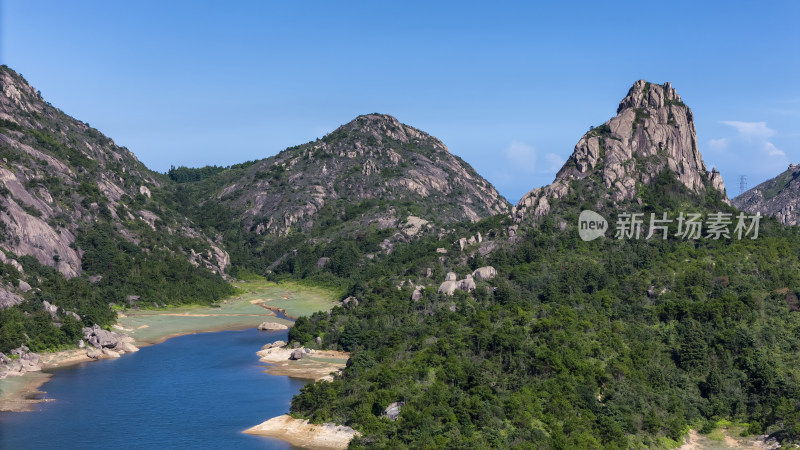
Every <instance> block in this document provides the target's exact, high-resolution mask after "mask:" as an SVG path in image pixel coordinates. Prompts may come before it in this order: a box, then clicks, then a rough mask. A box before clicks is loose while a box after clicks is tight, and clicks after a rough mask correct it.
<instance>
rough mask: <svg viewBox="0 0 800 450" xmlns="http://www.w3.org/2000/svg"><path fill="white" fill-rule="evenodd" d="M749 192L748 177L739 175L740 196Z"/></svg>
mask: <svg viewBox="0 0 800 450" xmlns="http://www.w3.org/2000/svg"><path fill="white" fill-rule="evenodd" d="M746 190H747V175H739V194H743V193H744V192H745V191H746Z"/></svg>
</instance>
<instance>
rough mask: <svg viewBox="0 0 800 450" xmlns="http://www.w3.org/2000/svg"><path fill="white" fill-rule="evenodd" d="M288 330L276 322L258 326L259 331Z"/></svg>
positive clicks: (262, 323)
mask: <svg viewBox="0 0 800 450" xmlns="http://www.w3.org/2000/svg"><path fill="white" fill-rule="evenodd" d="M288 328H289V327H287V326H286V325H284V324H282V323H277V322H261V325H259V326H258V329H259V330H261V331H274V330H286V329H288Z"/></svg>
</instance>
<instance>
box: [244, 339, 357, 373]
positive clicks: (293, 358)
mask: <svg viewBox="0 0 800 450" xmlns="http://www.w3.org/2000/svg"><path fill="white" fill-rule="evenodd" d="M256 354H257V355H258V356H259V357H260V360H261V361H263V362H266V363H269V367H268V368H267V373H269V374H270V375H281V376H288V377H293V378H300V379H305V380H314V381H320V380H325V381H333V374H335V373H338V372H340V371H341V370H342V369H344V368H345V366H346V365H347V360H348V359H349V358H350V354H349V353H346V352H339V351H335V350H314V349H310V348H306V347H299V346H298V347H291V348H290V347H288V346H287V345H286V342H284V341H275V342H271V343H269V344H267V345H265V346H263V347H262V348H261V351H259V352H257V353H256Z"/></svg>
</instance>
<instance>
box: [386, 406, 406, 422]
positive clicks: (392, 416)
mask: <svg viewBox="0 0 800 450" xmlns="http://www.w3.org/2000/svg"><path fill="white" fill-rule="evenodd" d="M405 404H406V403H405V402H394V403H390V404H389V406H387V407H386V409H384V410H383V415H384V416H386V417H387V418H388V419H389V420H397V418H398V417H400V410H401V409H402V408H403V406H405Z"/></svg>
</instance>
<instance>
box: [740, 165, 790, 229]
mask: <svg viewBox="0 0 800 450" xmlns="http://www.w3.org/2000/svg"><path fill="white" fill-rule="evenodd" d="M731 204H732V205H733V206H735V207H736V208H739V209H741V210H742V211H747V212H749V213H751V214H755V213H761V215H763V216H772V217H775V218H777V219H778V220H779V221H780V223H782V224H784V225H800V166H798V165H796V164H791V165H790V166H789V168H788V169H786V171H784V172H783V173H781V174H780V175H778V176H777V177H775V178H773V179H771V180H767V181H765V182H763V183H761V184H759V185H758V186H756V187H754V188H752V189H750V190H749V191H747V192H744V193H742V194H741V195H739V196H738V197H736V198H734V199H733V200H732V201H731Z"/></svg>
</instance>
